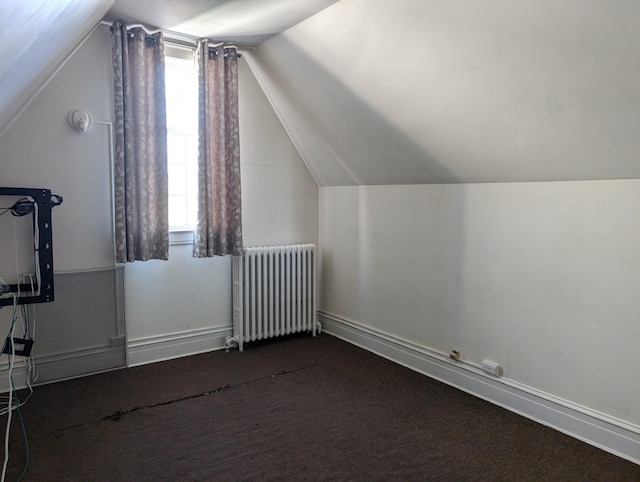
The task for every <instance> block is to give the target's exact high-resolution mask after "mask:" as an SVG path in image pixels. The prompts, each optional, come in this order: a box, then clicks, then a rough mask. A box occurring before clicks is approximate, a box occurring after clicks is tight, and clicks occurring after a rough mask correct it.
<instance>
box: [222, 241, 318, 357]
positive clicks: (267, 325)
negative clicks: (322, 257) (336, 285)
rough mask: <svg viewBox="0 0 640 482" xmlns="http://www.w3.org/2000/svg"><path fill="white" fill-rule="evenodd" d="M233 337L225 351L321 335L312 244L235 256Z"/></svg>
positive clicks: (251, 250) (249, 252) (253, 249)
mask: <svg viewBox="0 0 640 482" xmlns="http://www.w3.org/2000/svg"><path fill="white" fill-rule="evenodd" d="M231 274H232V278H233V293H232V298H233V336H232V337H229V338H228V339H227V347H228V348H229V347H230V346H233V345H235V344H237V345H238V348H239V349H240V351H242V349H243V344H244V343H247V342H251V341H256V340H264V339H267V338H273V337H277V336H283V335H289V334H291V333H299V332H303V331H307V332H311V333H312V334H313V336H315V335H316V333H317V332H319V331H320V325H319V323H318V322H317V317H316V258H315V246H314V245H313V244H294V245H288V246H266V247H256V248H245V250H244V256H235V257H233V258H232V267H231Z"/></svg>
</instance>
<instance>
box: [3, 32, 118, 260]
mask: <svg viewBox="0 0 640 482" xmlns="http://www.w3.org/2000/svg"><path fill="white" fill-rule="evenodd" d="M108 48H110V37H109V28H108V27H106V26H102V27H100V28H99V29H98V30H96V31H95V32H94V33H93V35H91V36H90V37H89V38H88V39H87V40H86V41H85V42H84V44H83V45H82V47H81V48H80V49H78V51H77V52H76V53H75V55H73V56H72V57H71V58H70V59H69V61H68V62H67V63H66V64H65V65H64V67H63V68H62V69H61V70H60V71H59V72H58V73H57V75H55V76H54V77H53V78H52V79H51V80H50V81H49V83H48V84H47V85H46V87H45V88H44V89H43V91H42V92H41V93H40V94H39V95H38V96H37V97H35V99H34V100H33V102H31V104H30V105H29V106H28V107H27V108H26V109H25V111H24V112H23V113H22V115H20V117H18V119H17V120H16V121H15V122H14V123H13V124H12V125H11V126H10V127H9V129H7V131H6V132H5V133H4V134H3V135H2V137H0V159H1V160H2V161H1V162H0V185H2V186H16V187H33V188H40V187H42V188H49V189H51V190H52V192H53V193H55V194H60V195H61V196H63V198H64V203H63V204H62V206H60V207H57V208H55V209H54V210H53V214H52V217H53V247H54V258H53V260H54V268H55V271H56V272H60V271H77V270H87V269H97V268H105V267H112V266H114V261H113V260H114V256H113V250H114V248H113V235H112V228H111V225H112V223H111V202H110V199H111V197H110V196H111V195H110V189H111V188H110V179H111V177H110V176H111V174H110V164H109V163H110V159H109V132H108V127H107V126H105V125H94V126H93V127H91V129H89V130H88V131H87V132H86V133H84V134H79V133H77V132H76V131H74V130H73V129H72V128H71V126H69V124H68V122H67V116H68V115H69V112H70V111H72V110H74V109H78V108H82V109H85V110H87V111H88V112H90V113H91V115H92V117H93V119H94V120H96V121H110V120H112V118H113V114H112V110H113V107H112V104H113V100H112V99H113V95H112V91H113V80H112V70H111V58H110V56H109V55H108V50H106V49H108Z"/></svg>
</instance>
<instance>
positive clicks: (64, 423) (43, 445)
mask: <svg viewBox="0 0 640 482" xmlns="http://www.w3.org/2000/svg"><path fill="white" fill-rule="evenodd" d="M22 414H23V417H24V420H25V424H26V427H27V433H28V437H29V445H30V454H31V460H30V464H29V470H28V472H27V475H26V476H25V478H24V480H34V481H46V480H64V481H71V480H92V481H102V480H105V481H121V480H122V481H124V480H126V481H128V480H131V481H146V480H150V481H151V480H153V481H155V480H260V481H263V480H367V481H369V480H400V479H402V480H447V481H470V480H482V481H485V480H488V481H494V480H495V481H499V480H505V481H526V480H535V481H542V480H549V481H561V480H571V481H598V480H601V481H638V480H640V466H639V465H636V464H633V463H631V462H628V461H626V460H623V459H621V458H618V457H616V456H614V455H611V454H608V453H606V452H604V451H602V450H599V449H597V448H594V447H592V446H589V445H587V444H585V443H582V442H580V441H578V440H575V439H573V438H571V437H568V436H566V435H563V434H561V433H559V432H556V431H554V430H552V429H549V428H547V427H544V426H542V425H539V424H537V423H535V422H532V421H530V420H528V419H526V418H523V417H520V416H518V415H515V414H513V413H511V412H509V411H507V410H504V409H501V408H499V407H496V406H494V405H492V404H490V403H487V402H485V401H483V400H480V399H477V398H474V397H472V396H470V395H467V394H465V393H463V392H460V391H458V390H456V389H454V388H451V387H449V386H447V385H444V384H442V383H439V382H437V381H434V380H431V379H429V378H427V377H425V376H423V375H420V374H418V373H415V372H413V371H411V370H408V369H406V368H403V367H401V366H399V365H396V364H394V363H392V362H389V361H387V360H385V359H383V358H380V357H378V356H375V355H373V354H370V353H368V352H366V351H364V350H361V349H359V348H357V347H354V346H352V345H349V344H347V343H345V342H342V341H340V340H338V339H336V338H334V337H331V336H329V335H324V334H323V335H320V336H319V337H317V338H315V339H314V338H311V337H301V338H293V339H287V340H283V341H279V342H277V343H268V344H263V345H259V346H255V347H250V348H248V349H247V350H246V351H245V352H244V353H238V352H235V351H234V352H229V353H226V352H224V351H217V352H213V353H207V354H203V355H196V356H191V357H186V358H181V359H177V360H172V361H167V362H161V363H155V364H152V365H146V366H142V367H136V368H130V369H123V370H119V371H114V372H110V373H105V374H100V375H94V376H91V377H86V378H81V379H77V380H71V381H67V382H61V383H56V384H52V385H46V386H42V387H38V388H37V389H36V392H35V394H34V395H33V397H32V398H31V400H30V401H29V402H28V403H27V405H25V406H24V407H23V410H22ZM10 450H11V458H10V463H9V472H8V477H7V480H16V479H17V478H18V477H19V475H20V473H21V472H22V467H23V464H24V461H25V456H24V443H23V440H22V434H21V429H20V423H19V420H18V418H17V417H16V418H14V421H13V424H12V437H11V443H10Z"/></svg>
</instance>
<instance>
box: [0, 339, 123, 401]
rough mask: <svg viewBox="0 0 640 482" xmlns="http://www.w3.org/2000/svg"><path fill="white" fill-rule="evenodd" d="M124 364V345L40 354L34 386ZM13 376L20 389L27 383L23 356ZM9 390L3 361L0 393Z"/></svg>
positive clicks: (6, 371)
mask: <svg viewBox="0 0 640 482" xmlns="http://www.w3.org/2000/svg"><path fill="white" fill-rule="evenodd" d="M124 366H125V353H124V349H123V347H122V346H120V347H117V346H116V347H112V346H107V347H97V348H90V349H86V350H80V351H73V352H68V353H61V354H56V355H44V356H37V357H36V370H37V373H38V379H37V380H36V382H35V383H34V384H33V385H34V386H36V385H43V384H45V383H51V382H57V381H62V380H68V379H70V378H77V377H81V376H85V375H91V374H94V373H100V372H104V371H109V370H113V369H116V368H124ZM12 376H13V383H14V384H15V388H16V389H18V390H19V389H22V388H25V387H26V386H27V368H26V365H25V363H24V359H23V358H22V357H16V362H15V363H14V366H13V372H12ZM8 390H9V366H8V364H7V363H4V364H3V365H2V366H1V367H0V392H6V391H8Z"/></svg>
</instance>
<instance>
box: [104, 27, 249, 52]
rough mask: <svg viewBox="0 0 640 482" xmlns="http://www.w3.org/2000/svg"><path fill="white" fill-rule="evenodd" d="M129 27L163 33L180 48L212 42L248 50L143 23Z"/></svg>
mask: <svg viewBox="0 0 640 482" xmlns="http://www.w3.org/2000/svg"><path fill="white" fill-rule="evenodd" d="M100 23H101V24H103V25H108V26H109V27H111V26H113V22H107V21H106V20H102V21H101V22H100ZM125 25H126V26H127V29H130V28H138V27H139V28H141V29H143V30H144V31H145V32H146V33H148V34H149V35H153V34H154V33H158V32H162V35H163V36H164V37H165V42H166V43H168V44H173V45H176V46H180V47H187V48H191V49H195V48H196V47H197V46H198V41H199V40H208V41H209V42H211V46H212V47H220V46H223V47H228V48H234V49H236V50H237V51H238V52H246V51H247V50H248V49H247V48H240V47H238V46H236V45H233V44H231V43H229V44H227V43H226V42H224V41H218V42H214V41H213V40H211V39H201V38H198V37H194V36H193V35H188V34H185V33H179V32H173V31H171V30H163V29H160V28H159V29H155V30H150V29H149V27H147V26H146V25H142V24H141V23H132V24H125Z"/></svg>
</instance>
